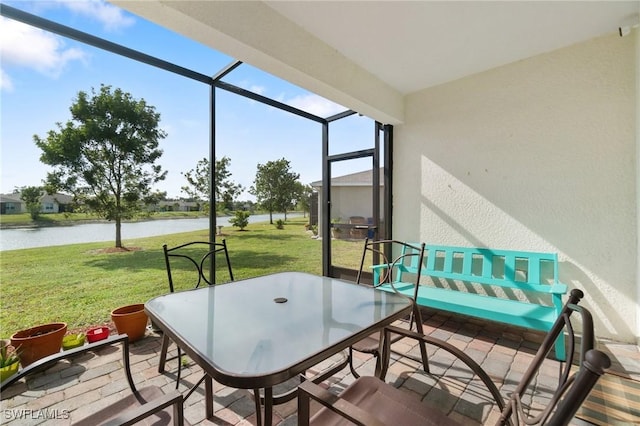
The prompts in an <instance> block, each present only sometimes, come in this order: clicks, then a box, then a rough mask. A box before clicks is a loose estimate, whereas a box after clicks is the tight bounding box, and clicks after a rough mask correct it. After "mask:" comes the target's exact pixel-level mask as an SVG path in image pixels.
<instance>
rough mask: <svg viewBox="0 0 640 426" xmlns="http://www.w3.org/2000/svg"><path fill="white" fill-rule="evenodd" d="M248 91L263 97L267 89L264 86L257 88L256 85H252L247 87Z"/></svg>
mask: <svg viewBox="0 0 640 426" xmlns="http://www.w3.org/2000/svg"><path fill="white" fill-rule="evenodd" d="M249 91H250V92H253V93H257V94H258V95H263V96H264V93H265V92H266V91H267V89H266V88H265V87H264V86H258V85H257V84H254V85H252V86H250V87H249Z"/></svg>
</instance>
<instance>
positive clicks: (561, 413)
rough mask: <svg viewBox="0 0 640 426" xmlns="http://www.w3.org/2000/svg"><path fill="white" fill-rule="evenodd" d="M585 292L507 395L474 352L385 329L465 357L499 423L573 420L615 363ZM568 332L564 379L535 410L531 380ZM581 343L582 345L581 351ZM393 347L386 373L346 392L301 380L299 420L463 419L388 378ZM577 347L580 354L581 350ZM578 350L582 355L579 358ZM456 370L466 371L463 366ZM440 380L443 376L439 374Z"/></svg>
mask: <svg viewBox="0 0 640 426" xmlns="http://www.w3.org/2000/svg"><path fill="white" fill-rule="evenodd" d="M582 297H583V293H582V291H580V290H577V289H575V290H573V291H572V292H571V295H570V297H569V300H568V301H567V303H566V304H565V306H564V308H563V310H562V314H561V315H560V317H559V318H558V319H557V321H556V322H555V324H554V326H553V327H552V329H551V331H549V332H548V333H547V335H546V337H545V339H544V341H543V343H542V344H541V346H540V348H539V349H538V351H537V353H536V355H535V357H534V358H533V360H532V362H531V364H529V367H528V369H527V371H526V372H525V373H524V374H523V376H522V379H521V381H520V383H519V384H518V385H517V387H516V388H515V390H513V392H510V394H509V395H507V396H505V397H503V396H502V394H501V393H500V391H499V390H498V387H497V385H496V384H495V383H494V382H493V381H492V379H491V378H490V376H489V374H488V373H487V372H486V371H485V370H484V369H483V368H482V367H481V366H480V365H479V364H478V363H477V362H476V361H474V360H473V359H472V358H471V357H470V356H469V355H468V354H466V353H465V352H463V351H462V350H460V349H459V348H457V347H455V346H453V345H451V344H449V343H447V342H444V341H442V340H440V339H437V338H434V337H432V336H425V335H421V334H418V333H415V332H412V331H409V330H404V329H400V328H397V327H388V328H387V329H386V330H385V334H386V336H387V339H388V336H389V335H390V334H391V333H397V334H401V335H403V336H405V337H407V338H411V339H416V340H418V341H421V342H424V343H425V344H428V345H433V346H435V347H436V348H439V349H441V350H444V351H446V352H448V353H450V354H452V355H454V356H455V357H456V358H457V359H458V360H459V361H460V362H461V363H464V364H465V365H466V366H467V367H468V368H469V369H470V370H471V371H472V372H473V373H474V375H475V376H477V377H478V378H480V379H481V380H482V382H483V383H484V385H485V386H486V387H487V389H488V391H489V393H490V395H491V397H489V396H488V395H487V396H486V398H482V401H480V402H479V403H480V404H484V403H486V401H485V399H486V400H490V399H491V398H492V399H493V400H494V404H495V405H496V406H497V407H498V409H499V410H500V417H499V419H498V422H497V424H500V425H503V424H507V425H513V424H518V425H525V424H527V425H532V424H535V425H567V424H569V423H570V422H571V421H572V419H573V418H574V416H575V414H576V412H577V411H578V409H579V408H580V406H581V404H582V403H583V401H584V400H585V399H586V397H587V396H588V395H589V392H590V391H591V389H592V388H593V386H594V385H595V384H596V382H597V381H598V379H599V378H600V377H601V376H602V375H603V374H604V372H605V371H604V370H605V369H606V368H609V367H610V366H611V361H610V359H609V357H608V356H607V355H606V354H605V353H604V352H601V351H599V350H597V349H594V331H593V321H592V318H591V314H590V312H589V311H588V310H587V309H586V308H584V307H582V306H578V302H579V301H580V299H582ZM574 313H577V314H578V315H579V316H580V322H581V335H580V336H579V338H578V336H576V333H575V331H574V326H573V325H572V322H571V315H572V314H574ZM563 332H564V333H566V338H567V340H568V346H567V347H568V349H569V350H568V354H567V362H566V363H562V364H561V374H560V378H559V383H558V385H557V387H556V388H555V389H553V390H552V391H551V395H550V396H549V397H548V399H547V398H546V396H545V401H546V406H545V405H542V406H541V407H540V406H536V407H535V409H534V410H532V412H527V410H528V409H529V408H530V406H529V404H528V403H527V401H530V400H531V397H532V392H534V390H533V389H530V384H531V383H532V381H534V380H535V379H536V377H537V376H538V374H539V370H540V367H541V366H542V364H543V361H544V360H545V358H547V357H548V356H549V353H550V352H551V350H552V349H553V347H554V344H555V341H556V339H557V337H558V336H560V333H563ZM577 345H578V347H579V351H576V349H577ZM389 352H390V347H389V343H388V340H387V341H386V342H385V348H384V358H385V365H384V368H383V372H382V374H381V377H382V378H383V379H382V380H381V379H378V378H377V377H361V378H359V379H357V380H356V381H355V382H353V383H352V384H351V385H349V386H348V387H347V388H346V389H345V390H344V391H342V392H341V393H340V395H334V394H332V393H330V392H329V391H327V390H326V389H323V388H321V387H319V386H317V385H314V384H313V383H308V382H306V383H303V384H301V385H300V386H299V395H298V424H299V425H309V424H313V425H323V426H324V425H337V424H354V423H355V424H359V425H367V426H372V425H398V424H407V425H409V424H421V425H459V424H460V422H459V421H457V420H456V419H454V418H453V417H449V416H448V415H447V413H446V412H444V411H441V410H442V409H443V407H442V404H438V402H437V401H434V403H433V404H428V403H425V402H428V401H420V400H419V399H417V398H415V397H414V396H411V395H410V394H408V393H407V392H405V391H402V390H400V389H397V388H395V387H393V386H392V385H390V384H388V383H385V382H384V381H383V380H384V376H385V373H386V367H387V365H388V361H389ZM576 352H577V354H576ZM576 355H577V356H578V359H577V360H575V358H576ZM574 360H575V361H577V364H578V366H579V369H578V371H577V372H574V371H575V366H572V364H573V363H574ZM456 371H461V370H459V369H457V370H456ZM434 379H436V380H440V378H438V377H434ZM311 399H313V400H315V401H318V402H319V403H320V404H321V405H322V406H323V407H322V408H321V409H320V410H319V411H318V412H317V413H316V414H315V415H314V416H313V417H311V418H310V409H309V405H310V400H311Z"/></svg>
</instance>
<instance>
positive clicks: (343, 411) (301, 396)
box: [298, 381, 384, 426]
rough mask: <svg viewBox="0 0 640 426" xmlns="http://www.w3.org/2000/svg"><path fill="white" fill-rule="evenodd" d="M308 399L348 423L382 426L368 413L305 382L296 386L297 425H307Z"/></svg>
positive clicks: (363, 425) (362, 425) (311, 383)
mask: <svg viewBox="0 0 640 426" xmlns="http://www.w3.org/2000/svg"><path fill="white" fill-rule="evenodd" d="M310 399H313V400H315V401H317V402H319V403H320V404H322V405H323V406H325V407H327V408H328V409H329V410H331V411H334V412H336V413H338V414H339V415H341V416H342V417H344V418H346V419H348V420H349V421H351V422H353V423H355V424H357V425H360V426H384V425H383V424H382V423H380V420H378V419H376V418H375V417H373V416H372V415H370V414H369V413H368V412H366V411H364V410H363V409H361V408H360V407H358V406H356V405H353V404H352V403H350V402H348V401H345V400H344V399H341V398H340V397H338V396H337V395H334V394H332V393H331V392H329V391H328V390H326V389H324V388H322V387H320V386H318V385H316V384H315V383H313V382H310V381H305V382H303V383H301V384H300V385H299V386H298V424H299V425H300V426H308V425H309V414H310V413H309V406H310Z"/></svg>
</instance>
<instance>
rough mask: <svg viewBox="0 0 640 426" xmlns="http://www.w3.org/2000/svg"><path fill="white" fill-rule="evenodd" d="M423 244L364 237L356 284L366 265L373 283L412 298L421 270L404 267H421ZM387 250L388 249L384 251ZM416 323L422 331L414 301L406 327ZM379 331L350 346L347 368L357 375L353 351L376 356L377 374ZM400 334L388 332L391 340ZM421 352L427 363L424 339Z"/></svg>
mask: <svg viewBox="0 0 640 426" xmlns="http://www.w3.org/2000/svg"><path fill="white" fill-rule="evenodd" d="M424 247H425V244H424V243H422V244H411V243H406V242H404V241H398V240H369V238H366V239H365V242H364V250H363V252H362V259H361V261H360V269H359V270H358V275H357V277H356V283H357V284H363V282H364V281H365V279H364V276H365V274H366V272H367V271H366V270H367V269H369V268H370V269H371V271H372V273H373V286H374V288H378V289H380V291H393V292H397V293H401V294H410V295H411V296H412V299H413V300H414V301H415V294H417V291H418V286H419V285H420V274H419V273H418V274H411V273H408V272H407V267H409V266H410V267H412V269H417V270H418V271H419V270H421V268H420V267H419V266H420V265H422V261H423V258H424ZM387 253H391V254H390V255H387ZM414 324H415V328H416V331H417V332H418V333H420V334H422V332H423V331H422V316H421V315H420V308H419V306H418V305H417V304H415V303H414V304H413V313H412V315H411V318H410V323H409V328H410V329H411V328H413V325H414ZM381 337H382V333H381V332H377V333H375V334H372V335H370V336H368V337H366V338H365V339H363V340H361V341H359V342H358V343H356V344H355V345H353V346H351V347H350V348H349V369H350V370H351V374H353V376H354V377H356V378H358V377H360V376H359V374H358V373H357V372H356V369H355V366H354V364H353V356H354V354H353V352H354V351H357V352H362V353H366V354H371V355H373V356H374V357H375V359H376V367H375V370H376V375H377V374H379V372H380V370H381V366H382V365H381V358H380V355H381V354H380V340H381ZM401 338H402V336H400V335H393V336H391V339H392V342H395V341H398V340H399V339H401ZM420 353H421V356H422V360H423V361H424V365H425V366H427V365H428V364H427V351H426V348H425V346H424V344H423V343H420Z"/></svg>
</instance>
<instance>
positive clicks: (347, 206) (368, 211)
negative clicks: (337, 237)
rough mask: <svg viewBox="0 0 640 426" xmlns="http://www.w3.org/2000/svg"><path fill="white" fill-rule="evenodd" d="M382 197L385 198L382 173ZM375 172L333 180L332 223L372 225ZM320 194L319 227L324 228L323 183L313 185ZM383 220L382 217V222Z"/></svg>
mask: <svg viewBox="0 0 640 426" xmlns="http://www.w3.org/2000/svg"><path fill="white" fill-rule="evenodd" d="M380 179H381V182H380V187H381V188H380V197H381V199H382V196H383V191H384V189H383V182H382V171H381V178H380ZM372 185H373V171H372V170H366V171H363V172H357V173H352V174H348V175H344V176H338V177H334V178H333V179H331V221H332V222H334V223H343V224H360V223H362V224H366V223H371V220H372V216H373V211H372V208H373V203H372ZM311 187H312V188H313V189H314V190H316V191H317V192H318V219H319V220H318V227H319V232H322V231H321V228H322V205H323V199H324V194H323V190H322V181H316V182H312V183H311ZM382 219H383V218H382V217H381V218H380V220H382Z"/></svg>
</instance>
